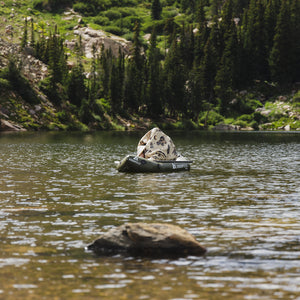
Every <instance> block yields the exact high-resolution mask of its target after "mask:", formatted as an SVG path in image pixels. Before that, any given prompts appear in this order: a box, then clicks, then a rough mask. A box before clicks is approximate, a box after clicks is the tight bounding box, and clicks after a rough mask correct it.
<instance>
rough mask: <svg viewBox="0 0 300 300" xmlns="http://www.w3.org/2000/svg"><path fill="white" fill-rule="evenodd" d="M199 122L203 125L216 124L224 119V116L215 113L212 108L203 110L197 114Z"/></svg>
mask: <svg viewBox="0 0 300 300" xmlns="http://www.w3.org/2000/svg"><path fill="white" fill-rule="evenodd" d="M198 121H199V123H200V124H205V123H206V124H205V125H217V124H219V123H220V122H222V121H224V117H223V116H222V115H220V114H219V113H217V112H216V111H214V110H211V111H204V112H202V114H201V115H200V116H199V120H198Z"/></svg>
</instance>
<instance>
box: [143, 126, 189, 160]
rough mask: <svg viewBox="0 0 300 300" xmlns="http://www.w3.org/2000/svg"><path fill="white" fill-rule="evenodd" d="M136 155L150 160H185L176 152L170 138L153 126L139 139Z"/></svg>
mask: <svg viewBox="0 0 300 300" xmlns="http://www.w3.org/2000/svg"><path fill="white" fill-rule="evenodd" d="M137 156H140V157H143V158H146V159H150V160H158V161H159V160H186V159H185V158H184V157H183V156H181V155H180V154H178V153H177V151H176V148H175V145H174V143H173V141H172V139H171V138H170V137H169V136H167V135H166V134H165V133H163V132H162V131H161V130H160V129H159V128H157V127H155V128H153V129H151V130H150V131H148V132H147V133H146V134H145V135H144V136H143V137H142V138H141V139H140V141H139V143H138V146H137Z"/></svg>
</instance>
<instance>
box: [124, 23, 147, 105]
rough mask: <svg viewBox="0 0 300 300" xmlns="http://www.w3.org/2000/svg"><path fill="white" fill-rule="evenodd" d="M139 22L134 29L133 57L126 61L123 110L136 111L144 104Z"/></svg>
mask: <svg viewBox="0 0 300 300" xmlns="http://www.w3.org/2000/svg"><path fill="white" fill-rule="evenodd" d="M141 49H142V44H141V41H140V22H139V21H137V22H136V24H135V27H134V38H133V55H132V58H131V59H130V60H129V61H128V65H127V70H126V74H127V75H126V84H125V101H124V105H125V108H129V109H131V110H133V111H137V110H138V108H139V106H140V105H142V104H143V103H144V57H143V55H142V54H141Z"/></svg>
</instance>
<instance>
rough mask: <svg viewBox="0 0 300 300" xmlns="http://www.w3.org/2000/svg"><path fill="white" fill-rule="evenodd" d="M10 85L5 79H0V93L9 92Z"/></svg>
mask: <svg viewBox="0 0 300 300" xmlns="http://www.w3.org/2000/svg"><path fill="white" fill-rule="evenodd" d="M10 89H11V84H10V82H9V81H8V80H7V79H4V78H0V91H4V90H10Z"/></svg>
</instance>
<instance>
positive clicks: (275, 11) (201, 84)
mask: <svg viewBox="0 0 300 300" xmlns="http://www.w3.org/2000/svg"><path fill="white" fill-rule="evenodd" d="M211 2H212V4H213V5H210V6H209V7H210V9H212V13H211V14H210V15H209V17H207V8H208V1H207V0H198V1H196V2H193V6H194V7H195V10H194V20H195V21H194V22H193V23H192V24H185V23H182V24H180V26H178V25H177V24H176V23H175V21H174V19H168V20H166V21H165V22H164V27H163V29H161V28H160V29H158V28H157V27H156V26H155V19H157V18H159V15H160V12H161V6H160V3H159V1H157V0H155V6H153V7H154V8H153V9H155V8H156V7H158V10H159V11H154V12H152V14H153V19H154V21H153V22H154V25H153V30H152V33H151V37H150V40H149V43H148V44H147V47H145V44H144V43H143V42H142V38H141V24H140V22H138V21H137V22H136V24H135V27H134V36H133V41H132V51H131V55H130V56H129V57H125V56H124V54H123V53H122V51H121V49H120V51H119V55H117V56H114V55H113V54H112V51H111V50H110V49H104V48H103V49H102V51H101V52H100V53H101V54H100V55H98V54H96V53H97V49H96V48H94V55H93V58H92V61H91V66H90V70H89V76H88V77H87V76H85V71H86V70H85V69H84V65H83V62H82V57H83V53H82V45H81V41H80V40H79V41H78V44H77V47H76V51H75V52H76V65H75V66H74V67H73V68H72V69H71V70H70V71H69V70H68V67H67V56H66V53H65V48H64V40H63V38H62V36H61V35H60V34H59V30H58V29H57V28H55V29H54V30H53V32H52V33H50V34H49V36H47V38H46V34H45V33H44V32H43V33H42V34H41V36H40V37H39V39H38V40H37V41H35V39H34V38H33V37H34V32H33V31H32V33H31V40H30V42H29V41H28V40H29V38H28V36H29V34H28V32H27V31H28V30H27V27H29V26H27V24H26V26H25V28H26V29H25V31H24V35H23V40H22V45H23V47H24V46H25V45H26V44H28V43H30V45H31V46H33V48H34V49H35V55H36V57H37V58H39V59H41V60H42V61H44V62H45V63H47V64H48V66H49V77H48V78H47V79H46V80H45V81H43V82H42V83H41V88H42V89H43V90H44V92H45V93H46V94H47V95H48V97H49V98H50V99H51V101H52V102H53V103H55V104H56V105H62V103H64V102H65V101H69V102H70V103H72V105H74V107H75V108H77V110H78V113H79V115H80V117H81V119H82V121H83V122H85V123H89V122H93V120H97V119H99V118H101V116H102V115H103V114H104V112H105V111H106V112H107V111H108V112H109V113H111V114H120V115H122V114H127V113H133V114H134V113H138V114H144V115H147V116H150V117H153V118H155V117H175V118H176V117H181V118H188V119H192V120H194V121H196V122H197V121H198V120H199V116H201V114H202V113H203V112H204V111H209V110H212V109H213V110H215V111H216V112H218V113H220V114H221V115H223V116H232V115H234V114H250V113H252V112H253V111H254V109H255V107H253V105H252V103H248V102H247V101H245V100H243V99H238V100H236V99H235V100H236V101H233V98H234V94H235V91H237V90H242V89H246V88H251V87H252V86H253V85H254V82H261V83H263V84H269V85H276V84H278V85H281V86H288V85H291V84H293V83H295V82H297V81H300V59H299V57H300V39H299V36H300V2H299V1H298V0H249V1H247V0H245V1H235V0H226V1H220V0H214V1H211ZM241 2H243V5H242V7H241ZM184 3H185V5H186V7H189V6H191V3H192V1H188V0H185V1H182V5H184ZM31 28H33V27H31ZM32 30H33V29H32ZM161 31H162V32H161ZM158 32H159V33H160V35H159V36H158ZM158 38H160V40H161V39H164V45H165V46H164V49H162V48H161V47H160V48H159V47H158Z"/></svg>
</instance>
